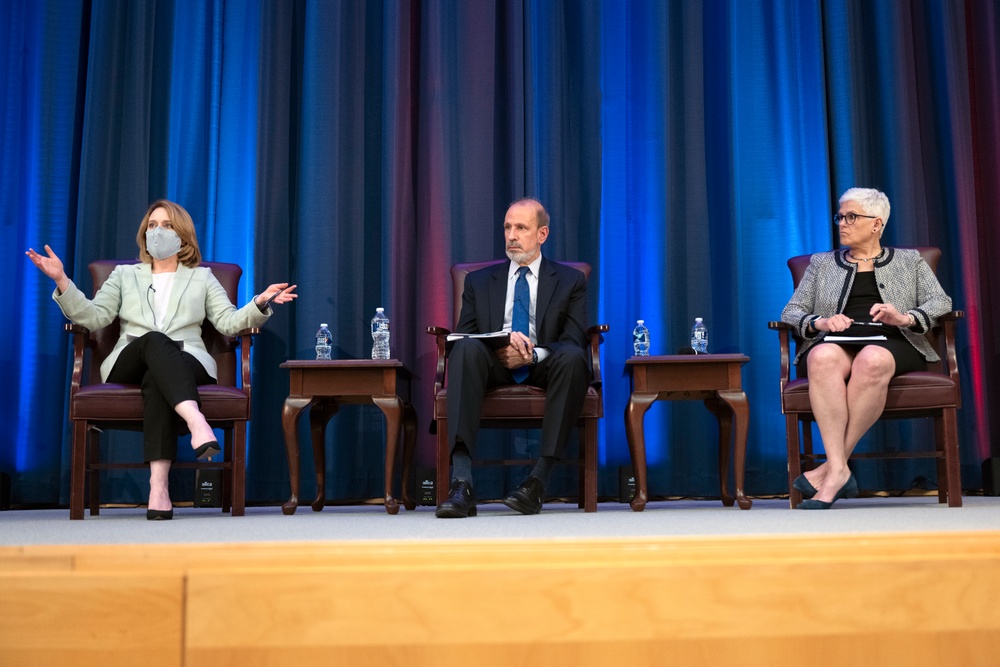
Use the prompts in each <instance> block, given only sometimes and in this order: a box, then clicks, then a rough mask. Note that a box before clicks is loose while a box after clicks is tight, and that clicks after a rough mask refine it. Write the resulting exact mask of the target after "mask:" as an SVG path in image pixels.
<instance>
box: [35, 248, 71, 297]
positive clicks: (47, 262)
mask: <svg viewBox="0 0 1000 667" xmlns="http://www.w3.org/2000/svg"><path fill="white" fill-rule="evenodd" d="M43 247H44V248H45V252H46V255H40V254H38V253H37V252H35V249H34V248H28V251H27V252H26V253H24V254H25V255H27V256H28V259H30V260H31V261H32V262H33V263H34V265H35V266H37V267H38V269H39V271H41V272H42V273H44V274H45V275H47V276H48V277H49V278H52V280H54V281H55V282H56V287H58V288H59V291H60V292H65V291H66V288H67V287H69V277H68V276H67V275H66V271H65V270H64V269H63V263H62V260H61V259H59V256H58V255H56V254H55V253H54V252H52V248H50V247H49V245H48V244H45V245H44V246H43Z"/></svg>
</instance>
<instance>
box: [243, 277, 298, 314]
mask: <svg viewBox="0 0 1000 667" xmlns="http://www.w3.org/2000/svg"><path fill="white" fill-rule="evenodd" d="M296 287H298V285H289V284H288V283H274V284H273V285H268V286H267V289H266V290H264V291H263V292H261V293H260V294H258V295H257V297H256V298H255V299H254V303H256V304H257V307H258V308H260V309H261V310H264V309H265V308H267V305H268V304H269V303H288V302H289V301H292V300H293V299H297V298H299V295H298V294H296V293H295V288H296Z"/></svg>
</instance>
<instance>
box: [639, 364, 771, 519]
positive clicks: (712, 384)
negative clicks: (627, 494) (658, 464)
mask: <svg viewBox="0 0 1000 667" xmlns="http://www.w3.org/2000/svg"><path fill="white" fill-rule="evenodd" d="M748 361H750V357H747V356H745V355H742V354H697V355H694V354H676V355H661V356H649V357H632V358H631V359H629V360H628V361H626V362H625V367H626V368H627V369H628V371H629V372H630V373H631V380H632V395H631V397H630V398H629V401H628V405H627V406H625V435H626V437H627V438H628V449H629V453H630V454H631V456H632V467H633V469H634V470H635V498H634V499H633V500H632V502H631V503H630V504H631V506H632V509H633V510H634V511H636V512H641V511H642V510H643V509H645V507H646V502H647V501H648V498H649V496H648V493H647V487H646V438H645V434H644V433H643V418H644V417H645V415H646V410H648V409H649V406H650V405H652V404H653V401H659V400H667V401H681V400H692V399H702V400H704V402H705V407H707V408H708V409H709V411H710V412H711V413H712V414H714V415H715V416H716V418H717V419H718V420H719V487H720V489H721V495H722V504H723V505H725V506H726V507H731V506H732V505H733V496H731V495H730V494H729V491H728V490H727V489H726V478H727V476H728V474H729V439H730V434H731V432H732V431H733V430H735V441H734V443H733V450H734V451H735V455H736V471H735V472H736V502H737V503H739V506H740V509H745V510H748V509H750V505H751V504H752V502H751V500H750V499H749V498H747V497H746V493H745V492H744V490H743V476H744V472H745V467H746V451H747V430H748V428H749V422H750V406H749V404H748V402H747V396H746V394H745V393H744V392H743V384H742V379H741V376H742V373H741V368H742V367H743V364H745V363H747V362H748ZM723 404H724V405H725V408H723ZM734 427H735V428H734Z"/></svg>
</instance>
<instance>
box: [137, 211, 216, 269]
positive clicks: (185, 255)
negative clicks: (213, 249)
mask: <svg viewBox="0 0 1000 667" xmlns="http://www.w3.org/2000/svg"><path fill="white" fill-rule="evenodd" d="M158 208H163V209H166V211H167V215H168V216H169V217H170V225H171V226H172V227H173V230H174V231H175V232H176V233H177V236H179V237H180V239H181V249H180V252H178V253H177V259H178V260H180V262H181V264H183V265H184V266H190V267H194V266H198V265H199V264H201V249H199V248H198V235H197V234H196V233H195V231H194V221H193V220H192V219H191V214H190V213H188V212H187V211H186V210H184V207H183V206H181V205H180V204H177V203H175V202H172V201H170V200H169V199H157V200H156V201H154V202H153V203H152V204H150V205H149V208H148V209H146V215H144V216H142V222H140V223H139V231H138V232H137V233H136V235H135V242H136V244H138V246H139V259H140V260H141V261H142V262H144V263H146V264H152V263H153V256H152V255H150V254H149V251H148V250H146V229H147V228H148V227H149V218H150V216H151V215H153V211H155V210H156V209H158Z"/></svg>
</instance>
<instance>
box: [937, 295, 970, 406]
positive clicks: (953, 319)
mask: <svg viewBox="0 0 1000 667" xmlns="http://www.w3.org/2000/svg"><path fill="white" fill-rule="evenodd" d="M964 317H965V312H964V311H961V310H953V311H951V312H950V313H945V314H944V315H942V316H941V317H939V318H938V327H939V328H940V329H942V332H943V334H944V335H942V336H938V355H939V356H940V357H941V359H942V360H943V361H944V366H945V368H944V370H945V371H946V372H947V373H948V377H949V378H951V381H952V382H954V383H955V386H956V387H957V386H959V382H960V377H959V373H958V358H957V356H956V353H955V326H956V323H957V322H958V321H959V320H960V319H962V318H964ZM961 396H962V395H961V393H959V400H961Z"/></svg>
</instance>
